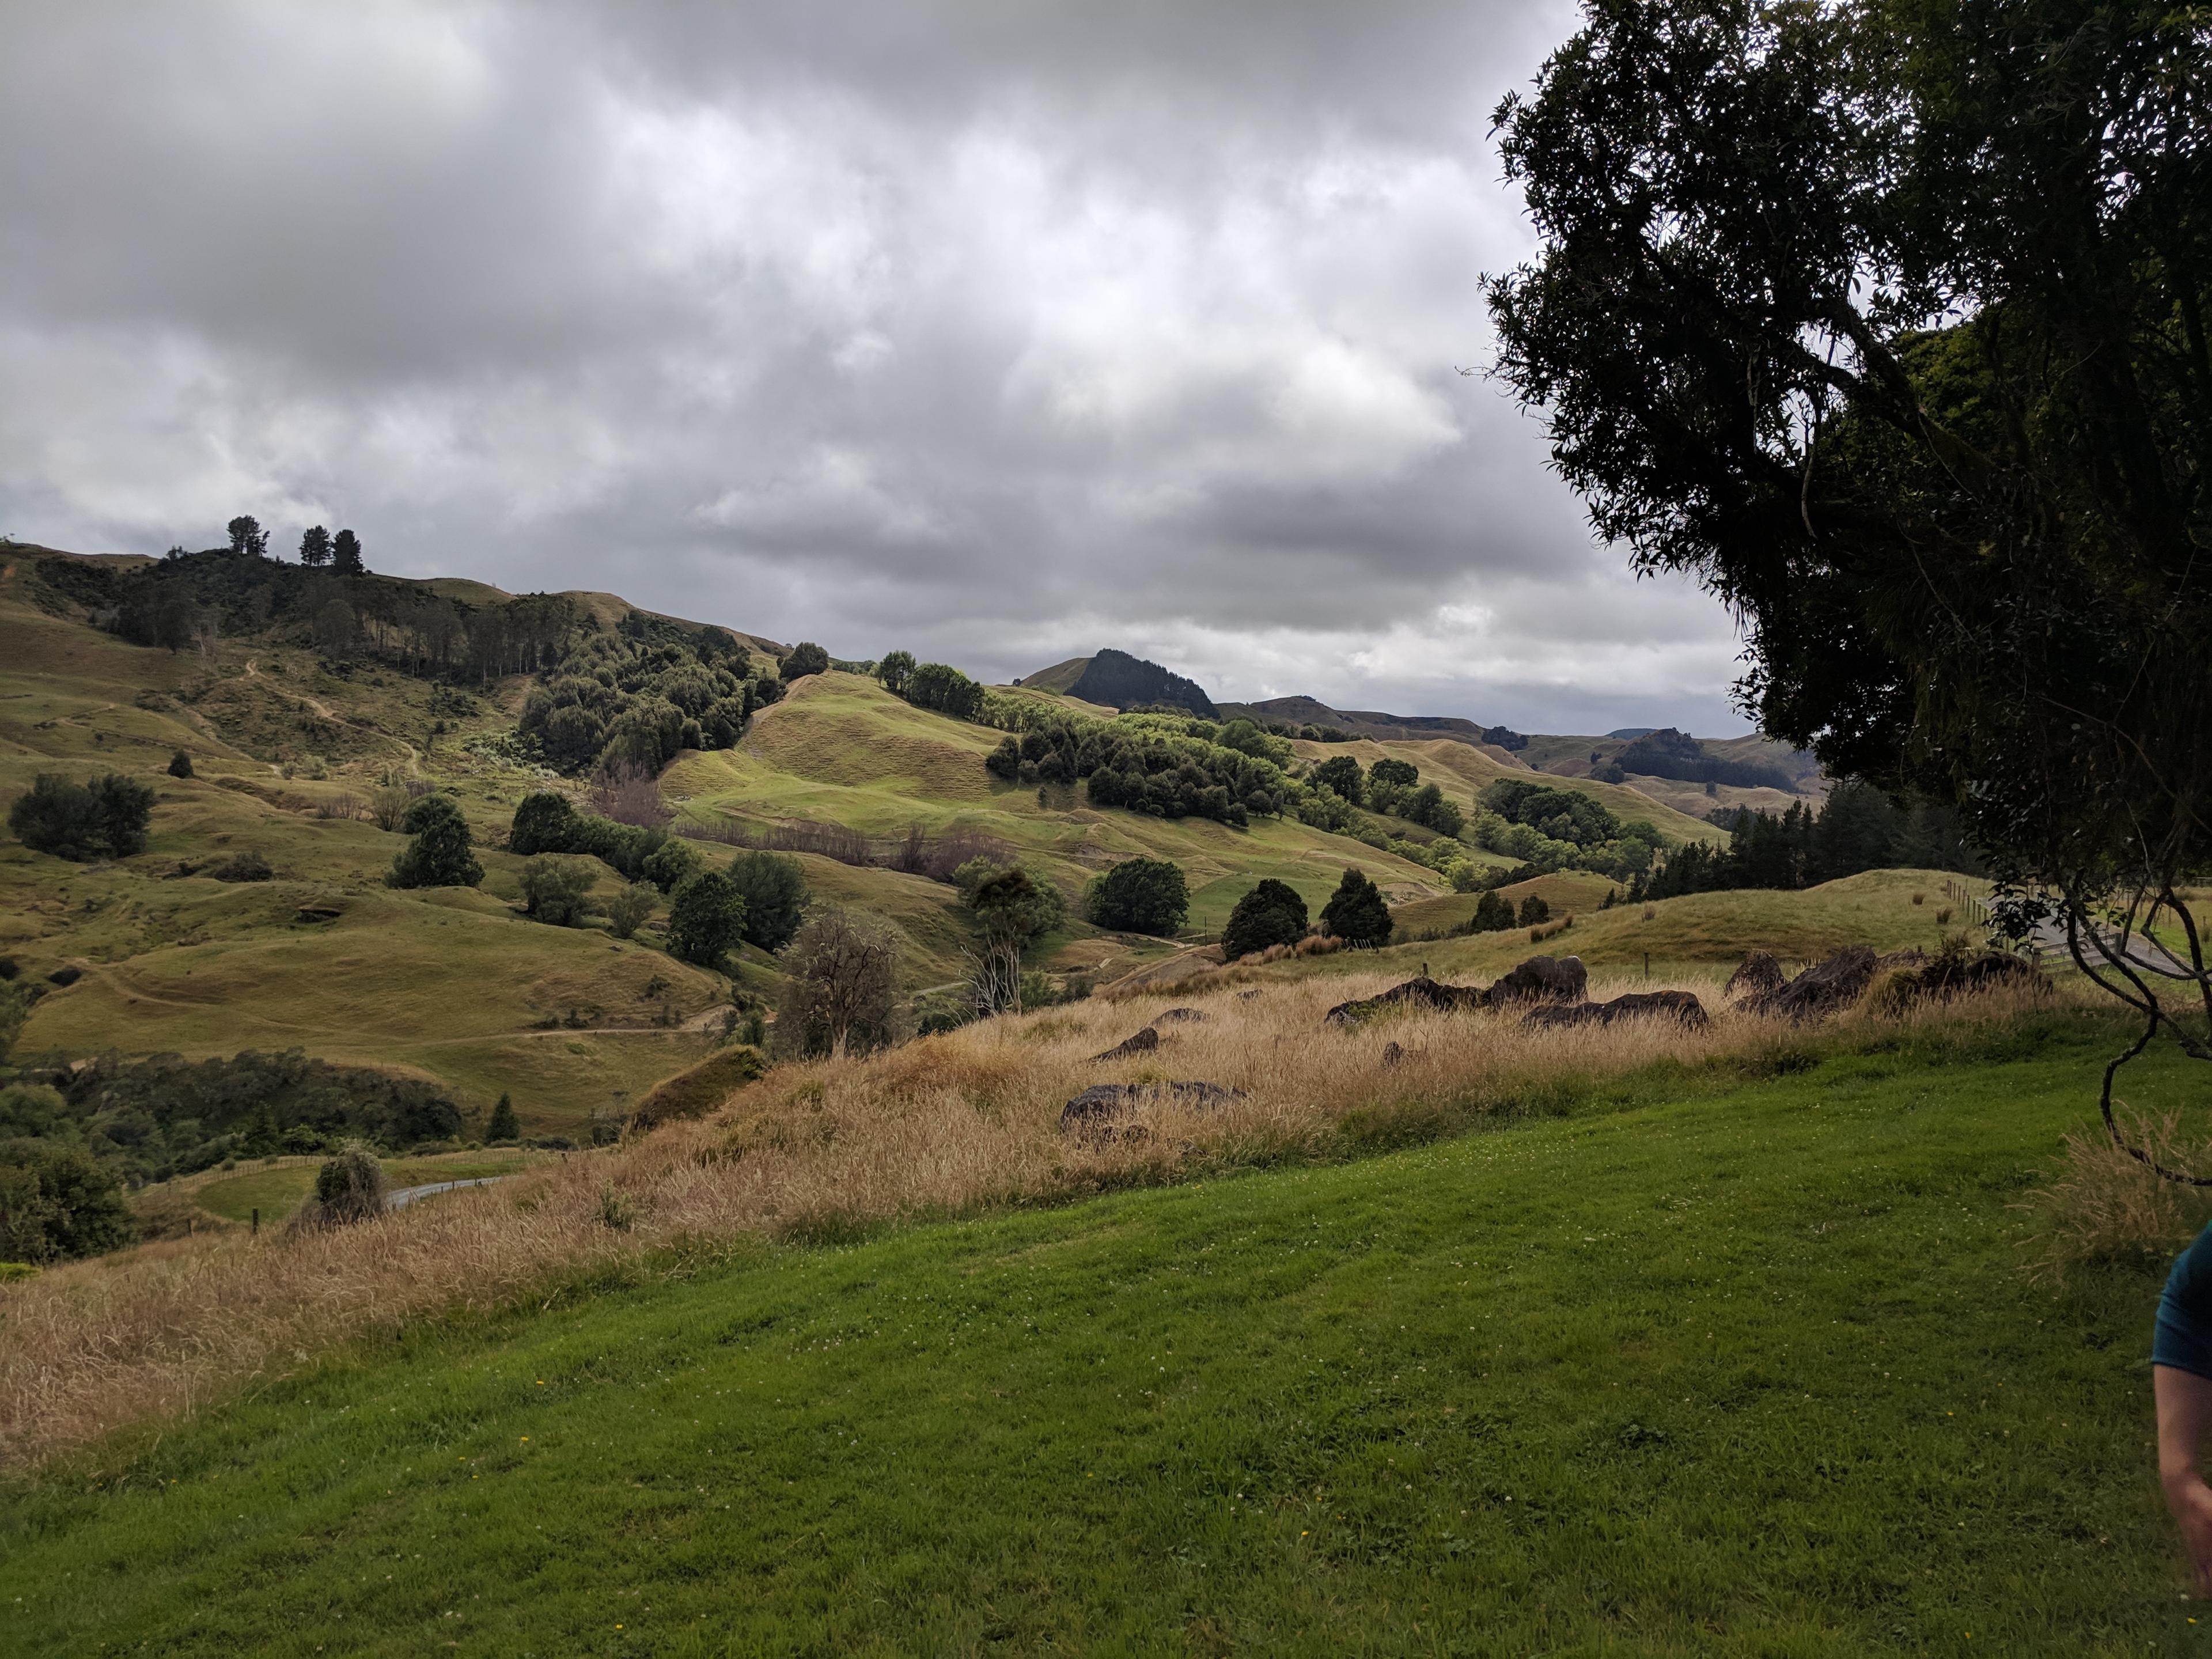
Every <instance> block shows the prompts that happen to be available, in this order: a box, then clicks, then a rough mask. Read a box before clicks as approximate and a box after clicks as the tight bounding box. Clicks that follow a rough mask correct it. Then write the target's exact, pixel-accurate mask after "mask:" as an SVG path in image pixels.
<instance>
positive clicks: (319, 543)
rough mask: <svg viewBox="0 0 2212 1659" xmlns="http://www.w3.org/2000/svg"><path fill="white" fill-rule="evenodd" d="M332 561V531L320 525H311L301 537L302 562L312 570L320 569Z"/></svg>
mask: <svg viewBox="0 0 2212 1659" xmlns="http://www.w3.org/2000/svg"><path fill="white" fill-rule="evenodd" d="M300 562H301V564H303V565H305V566H307V568H308V569H310V570H316V569H319V568H321V567H323V566H324V565H326V564H328V563H329V562H331V532H329V531H327V530H325V529H324V528H323V527H322V526H320V525H319V524H318V525H310V526H307V532H306V533H305V534H303V535H302V536H301V538H300Z"/></svg>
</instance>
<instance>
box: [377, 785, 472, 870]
mask: <svg viewBox="0 0 2212 1659" xmlns="http://www.w3.org/2000/svg"><path fill="white" fill-rule="evenodd" d="M399 827H400V829H402V830H403V831H404V832H405V833H406V834H408V835H410V836H413V837H414V838H415V839H414V840H412V841H410V842H408V843H407V845H406V847H405V848H404V849H403V850H402V851H401V853H400V854H399V856H398V858H396V859H394V860H392V872H391V873H390V874H389V875H387V876H386V877H385V878H384V880H385V884H386V885H387V886H391V887H473V886H475V885H476V884H477V883H478V882H480V881H482V880H483V866H482V865H481V864H479V863H477V855H476V853H475V851H474V849H473V845H472V842H471V836H470V835H469V821H468V820H467V819H466V818H465V817H462V816H461V809H460V807H459V805H456V804H455V803H454V800H453V797H452V796H451V795H425V796H423V797H422V799H420V800H418V801H416V803H415V804H414V805H412V806H410V807H409V808H408V809H407V816H406V817H404V818H402V819H401V820H400V821H399Z"/></svg>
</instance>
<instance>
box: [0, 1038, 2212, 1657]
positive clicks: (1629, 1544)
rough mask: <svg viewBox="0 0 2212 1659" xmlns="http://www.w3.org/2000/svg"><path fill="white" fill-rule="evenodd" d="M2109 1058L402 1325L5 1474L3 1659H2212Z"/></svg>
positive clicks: (2003, 1067) (729, 1267)
mask: <svg viewBox="0 0 2212 1659" xmlns="http://www.w3.org/2000/svg"><path fill="white" fill-rule="evenodd" d="M2067 1030H2068V1028H2066V1027H2064V1026H2063V1025H2057V1024H2054V1025H2053V1026H2051V1028H2050V1029H2049V1030H2045V1031H2044V1032H2043V1033H2042V1034H2041V1035H2040V1036H2034V1035H2027V1036H2013V1037H2007V1038H2003V1039H1998V1040H1995V1041H1993V1042H1991V1043H1989V1044H1985V1045H1984V1048H1982V1050H1981V1051H1980V1052H1979V1053H1978V1054H1965V1055H1960V1054H1953V1055H1951V1056H1949V1057H1948V1060H1947V1059H1945V1058H1943V1057H1941V1056H1938V1057H1930V1056H1928V1055H1924V1054H1909V1053H1905V1052H1902V1051H1900V1052H1899V1053H1895V1054H1873V1055H1858V1056H1854V1057H1847V1058H1844V1059H1840V1060H1829V1061H1826V1062H1823V1063H1821V1064H1820V1065H1819V1066H1816V1067H1814V1069H1812V1070H1810V1071H1804V1072H1800V1073H1796V1074H1794V1075H1786V1076H1778V1077H1772V1078H1769V1079H1765V1080H1761V1081H1755V1082H1750V1083H1746V1084H1744V1085H1741V1086H1738V1087H1735V1088H1734V1089H1732V1090H1729V1091H1726V1092H1723V1093H1721V1094H1719V1095H1717V1096H1711V1095H1708V1096H1707V1097H1704V1098H1690V1097H1683V1096H1684V1094H1685V1092H1686V1091H1687V1090H1688V1089H1689V1088H1690V1087H1691V1086H1692V1085H1690V1084H1689V1083H1687V1082H1686V1081H1684V1080H1681V1079H1669V1078H1668V1077H1666V1076H1663V1075H1662V1076H1658V1077H1645V1078H1642V1079H1635V1080H1632V1082H1630V1083H1629V1084H1626V1085H1618V1086H1617V1088H1616V1092H1615V1093H1614V1094H1613V1096H1612V1097H1610V1098H1603V1099H1593V1100H1590V1101H1588V1102H1586V1103H1584V1105H1583V1108H1582V1109H1580V1110H1578V1112H1577V1114H1576V1115H1571V1116H1569V1117H1565V1118H1562V1119H1554V1120H1549V1121H1542V1122H1538V1123H1534V1124H1529V1125H1525V1126H1523V1127H1514V1128H1509V1129H1505V1130H1503V1131H1500V1132H1498V1133H1486V1134H1478V1135H1473V1136H1468V1137H1466V1138H1463V1139H1457V1140H1454V1141H1449V1142H1444V1143H1440V1144H1436V1145H1431V1146H1420V1147H1414V1148H1411V1149H1408V1150H1405V1151H1401V1152H1395V1153H1393V1154H1391V1155H1389V1156H1385V1157H1378V1158H1372V1159H1370V1160H1367V1161H1364V1162H1360V1163H1357V1164H1345V1165H1339V1166H1334V1167H1326V1168H1319V1169H1303V1170H1300V1169H1290V1170H1273V1171H1267V1172H1261V1173H1253V1174H1249V1175H1246V1176H1241V1177H1237V1178H1225V1179H1220V1180H1216V1181H1212V1182H1204V1183H1200V1184H1194V1185H1191V1186H1188V1187H1183V1188H1172V1189H1164V1190H1155V1191H1146V1192H1139V1193H1131V1194H1120V1195H1115V1196H1111V1197H1108V1198H1104V1199H1101V1200H1094V1201H1091V1202H1087V1203H1085V1204H1083V1205H1080V1206H1073V1207H1069V1208H1066V1209H1062V1210H1057V1211H1049V1212H1029V1213H1022V1214H1017V1215H1012V1216H1007V1217H1001V1218H988V1219H984V1220H979V1221H972V1222H963V1223H949V1224H942V1225H928V1226H916V1227H912V1228H908V1229H906V1230H903V1231H896V1232H893V1233H889V1234H886V1235H883V1236H880V1237H873V1238H867V1239H863V1240H860V1241H859V1242H855V1243H844V1244H823V1245H819V1246H816V1247H812V1248H786V1249H769V1248H767V1247H764V1246H763V1247H758V1248H757V1249H750V1250H747V1251H741V1252H739V1253H738V1255H734V1256H732V1257H730V1258H727V1259H725V1260H722V1261H719V1262H714V1261H705V1262H702V1261H691V1262H688V1263H687V1262H678V1263H676V1264H673V1265H671V1266H668V1267H666V1269H665V1271H662V1272H657V1273H654V1274H653V1275H650V1276H648V1275H645V1274H633V1275H631V1276H629V1278H628V1279H626V1280H622V1281H619V1282H607V1283H602V1284H599V1285H576V1286H572V1287H570V1289H569V1291H568V1293H567V1294H566V1295H564V1296H562V1297H556V1299H555V1300H554V1301H553V1302H552V1303H551V1304H550V1307H544V1308H541V1306H540V1303H541V1302H543V1301H544V1297H532V1298H531V1299H530V1300H529V1302H528V1304H527V1305H526V1307H525V1308H523V1309H521V1310H516V1311H511V1312H509V1313H507V1314H504V1315H501V1316H496V1317H489V1318H485V1317H469V1318H458V1319H455V1320H453V1321H451V1322H447V1323H444V1324H442V1325H440V1326H436V1327H422V1328H414V1329H410V1330H409V1331H407V1332H405V1333H404V1334H401V1335H399V1336H398V1338H397V1340H394V1339H393V1338H392V1337H391V1336H389V1335H387V1337H386V1339H384V1340H382V1341H381V1342H380V1344H378V1345H374V1346H371V1347H370V1348H369V1349H368V1350H367V1351H364V1352H357V1353H356V1354H354V1355H351V1356H349V1357H346V1358H338V1359H333V1360H331V1361H329V1362H327V1363H325V1364H320V1365H319V1366H316V1367H314V1368H313V1369H312V1370H308V1371H307V1373H306V1374H305V1375H303V1376H299V1377H296V1378H294V1379H290V1380H286V1381H283V1382H277V1383H270V1384H268V1385H266V1386H264V1387H263V1388H261V1389H258V1390H257V1391H256V1392H255V1393H254V1394H253V1395H252V1397H250V1398H249V1399H247V1400H246V1401H241V1402H239V1403H235V1404H233V1405H230V1406H228V1407H221V1408H218V1409H216V1410H213V1411H211V1412H210V1413H209V1414H208V1415H207V1416H206V1417H205V1418H204V1419H202V1420H200V1421H198V1422H197V1423H196V1424H193V1425H190V1426H187V1427H185V1428H184V1429H183V1430H181V1431H179V1430H177V1429H175V1428H171V1429H170V1430H168V1431H167V1432H164V1433H162V1434H161V1435H160V1436H159V1437H158V1438H156V1437H155V1434H154V1433H153V1432H152V1431H148V1432H147V1433H146V1434H144V1435H143V1437H138V1438H137V1439H134V1440H133V1441H132V1443H131V1446H130V1447H129V1448H127V1449H125V1448H111V1449H108V1450H107V1451H106V1453H104V1454H102V1455H98V1456H95V1457H94V1458H92V1459H89V1460H82V1461H80V1462H76V1463H73V1464H71V1465H70V1467H69V1468H66V1469H63V1470H57V1471H54V1472H52V1473H50V1474H46V1475H45V1476H42V1477H40V1479H39V1480H36V1481H34V1482H32V1483H30V1484H18V1485H15V1486H10V1487H0V1514H4V1516H5V1517H6V1518H5V1520H4V1522H0V1650H5V1651H8V1652H10V1653H14V1652H21V1653H26V1654H33V1653H36V1654H55V1653H96V1652H99V1651H101V1650H103V1648H105V1649H106V1650H112V1651H126V1650H129V1651H136V1650H139V1649H140V1648H141V1647H142V1646H143V1648H144V1649H145V1650H146V1651H149V1652H159V1653H162V1654H167V1655H177V1654H237V1653H244V1652H252V1653H286V1654H289V1653H300V1654H312V1653H316V1652H324V1653H331V1654H337V1653H362V1652H368V1653H389V1654H419V1653H426V1652H436V1651H459V1652H462V1653H477V1654H500V1655H525V1654H534V1655H541V1656H550V1655H568V1654H593V1655H599V1654H605V1655H630V1654H669V1655H688V1654H724V1653H732V1654H785V1653H789V1654H802V1653H803V1654H833V1653H834V1654H848V1653H902V1652H924V1653H973V1652H1009V1653H1012V1652H1024V1653H1026V1652H1037V1651H1067V1652H1078V1651H1088V1652H1158V1653H1186V1652H1189V1653H1202V1654H1217V1653H1232V1652H1243V1653H1255V1654H1269V1655H1273V1654H1282V1653H1311V1654H1337V1653H1347V1652H1350V1653H1419V1654H1528V1653H1545V1654H1557V1653H1608V1654H1699V1655H1705V1654H1744V1655H1751V1654H1757V1655H1814V1654H1820V1655H1827V1654H1835V1655H1844V1654H1859V1653H1865V1652H1869V1651H1875V1652H1882V1651H1899V1652H1912V1653H1921V1652H1936V1653H1946V1654H1949V1653H1960V1654H1964V1653H1990V1654H2008V1655H2009V1654H2023V1653H2033V1654H2041V1653H2069V1654H2070V1653H2079V1654H2099V1655H2103V1654H2113V1653H2144V1652H2193V1651H2197V1648H2198V1643H2199V1642H2200V1640H2202V1639H2203V1638H2200V1636H2199V1630H2200V1628H2202V1629H2203V1630H2206V1631H2212V1618H2208V1622H2207V1624H2206V1626H2203V1627H2198V1626H2192V1625H2191V1624H2190V1623H2189V1622H2188V1620H2190V1618H2191V1615H2192V1614H2193V1613H2196V1612H2197V1604H2194V1603H2191V1602H2188V1601H2185V1600H2184V1599H2183V1597H2182V1595H2181V1591H2182V1589H2183V1588H2184V1586H2183V1581H2182V1578H2181V1576H2180V1572H2179V1564H2178V1558H2177V1554H2176V1552H2175V1549H2174V1547H2173V1546H2172V1541H2171V1540H2170V1537H2169V1534H2168V1530H2167V1528H2166V1523H2165V1522H2164V1520H2163V1517H2162V1515H2161V1512H2160V1508H2159V1504H2158V1498H2157V1492H2156V1488H2155V1484H2154V1480H2153V1474H2152V1470H2153V1463H2152V1451H2151V1444H2150V1434H2151V1429H2150V1413H2149V1403H2148V1375H2147V1371H2146V1369H2145V1366H2144V1364H2143V1354H2144V1351H2145V1348H2146V1346H2147V1341H2148V1320H2149V1316H2150V1311H2151V1308H2152V1304H2153V1301H2154V1296H2155V1293H2156V1288H2157V1287H2156V1284H2155V1282H2154V1279H2151V1278H2149V1277H2148V1276H2142V1277H2115V1278H2113V1279H2110V1280H2108V1281H2106V1282H2104V1283H2102V1284H2100V1285H2098V1286H2096V1287H2095V1288H2094V1290H2093V1291H2092V1292H2076V1293H2075V1294H2074V1295H2072V1296H2070V1297H2058V1296H2057V1295H2055V1294H2054V1293H2052V1292H2051V1291H2045V1290H2040V1289H2038V1288H2036V1287H2035V1286H2033V1285H2031V1284H2029V1283H2028V1282H2027V1280H2026V1279H2025V1278H2024V1276H2023V1273H2022V1271H2021V1266H2022V1259H2023V1258H2022V1242H2021V1239H2022V1234H2023V1231H2024V1230H2025V1229H2026V1228H2027V1225H2029V1212H2027V1211H2025V1210H2023V1208H2022V1207H2021V1200H2022V1197H2023V1194H2024V1193H2026V1192H2027V1190H2028V1188H2030V1187H2031V1185H2032V1184H2033V1183H2034V1182H2038V1181H2039V1180H2040V1179H2041V1178H2042V1177H2043V1176H2044V1175H2045V1173H2046V1172H2047V1171H2048V1170H2049V1169H2050V1167H2051V1160H2052V1158H2053V1156H2054V1154H2055V1152H2056V1150H2057V1139H2058V1136H2059V1134H2060V1133H2061V1132H2062V1130H2063V1129H2064V1128H2065V1127H2069V1126H2071V1125H2073V1124H2075V1123H2077V1122H2079V1121H2081V1118H2082V1117H2083V1115H2084V1113H2085V1109H2086V1108H2087V1104H2088V1100H2089V1096H2088V1093H2087V1083H2088V1080H2089V1079H2090V1078H2091V1076H2092V1074H2093V1064H2094V1058H2095V1055H2096V1054H2097V1053H2098V1052H2099V1048H2098V1046H2097V1045H2096V1044H2094V1043H2091V1042H2086V1041H2085V1040H2084V1039H2082V1038H2081V1036H2078V1035H2073V1036H2069V1035H2068V1034H2067ZM1708 1086H1709V1085H1708ZM2142 1086H2144V1085H2140V1084H2139V1085H2138V1087H2139V1088H2140V1087H2142Z"/></svg>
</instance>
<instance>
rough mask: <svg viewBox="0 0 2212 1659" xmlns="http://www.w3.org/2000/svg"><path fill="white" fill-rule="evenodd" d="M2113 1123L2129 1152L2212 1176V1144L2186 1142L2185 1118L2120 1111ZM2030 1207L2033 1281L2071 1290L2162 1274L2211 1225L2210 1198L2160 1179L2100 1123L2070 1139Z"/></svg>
mask: <svg viewBox="0 0 2212 1659" xmlns="http://www.w3.org/2000/svg"><path fill="white" fill-rule="evenodd" d="M2113 1117H2114V1120H2115V1121H2117V1122H2118V1124H2119V1126H2120V1131H2121V1133H2123V1134H2124V1135H2126V1136H2127V1138H2128V1139H2129V1141H2130V1144H2131V1145H2134V1146H2140V1147H2142V1149H2143V1150H2144V1151H2145V1152H2148V1153H2149V1154H2150V1155H2151V1157H2153V1158H2156V1159H2157V1160H2158V1161H2159V1162H2160V1164H2164V1165H2165V1166H2166V1168H2167V1169H2170V1170H2172V1169H2180V1170H2204V1169H2207V1168H2212V1140H2208V1139H2206V1138H2204V1137H2203V1136H2197V1137H2195V1138H2191V1137H2188V1136H2185V1135H2184V1133H2182V1128H2181V1116H2180V1114H2179V1112H2168V1113H2166V1114H2164V1115H2160V1116H2155V1117H2154V1116H2150V1115H2147V1114H2140V1113H2134V1112H2129V1111H2126V1110H2124V1109H2116V1110H2115V1111H2114V1113H2113ZM2026 1207H2027V1209H2028V1210H2029V1211H2030V1212H2032V1213H2033V1215H2034V1217H2035V1218H2036V1223H2037V1225H2036V1228H2035V1232H2034V1238H2033V1245H2032V1247H2031V1251H2030V1257H2029V1260H2030V1266H2031V1269H2032V1271H2033V1274H2034V1276H2035V1277H2037V1278H2039V1279H2044V1280H2045V1281H2048V1282H2051V1283H2054V1284H2059V1285H2066V1284H2069V1283H2072V1282H2074V1281H2075V1280H2076V1279H2079V1278H2080V1277H2081V1276H2082V1275H2083V1274H2084V1273H2088V1272H2092V1271H2093V1270H2096V1269H2100V1268H2119V1269H2122V1270H2124V1271H2128V1272H2136V1273H2163V1272H2164V1271H2165V1270H2166V1267H2167V1266H2168V1265H2170V1264H2171V1263H2172V1260H2173V1258H2174V1255H2176V1254H2177V1253H2178V1252H2179V1250H2180V1249H2182V1247H2183V1246H2185V1245H2186V1244H2187V1243H2189V1241H2190V1240H2191V1239H2192V1238H2194V1237H2196V1236H2197V1233H2198V1231H2200V1230H2202V1229H2203V1226H2204V1224H2205V1223H2206V1221H2207V1220H2208V1219H2212V1193H2208V1192H2207V1191H2206V1190H2205V1189H2204V1188H2197V1187H2184V1186H2181V1185H2179V1184H2178V1183H2176V1182H2171V1181H2166V1180H2164V1179H2162V1178H2161V1177H2160V1176H2158V1175H2156V1174H2155V1173H2154V1172H2153V1171H2151V1170H2148V1169H2146V1168H2144V1167H2143V1165H2142V1164H2140V1163H2139V1162H2137V1161H2136V1159H2134V1158H2130V1157H2129V1156H2128V1155H2127V1153H2126V1152H2123V1151H2122V1150H2121V1149H2120V1148H2119V1147H2118V1146H2114V1145H2113V1144H2112V1136H2111V1135H2109V1134H2108V1133H2106V1131H2105V1127H2104V1125H2103V1124H2101V1123H2097V1124H2093V1125H2091V1126H2089V1127H2085V1128H2081V1129H2076V1130H2075V1131H2073V1132H2072V1133H2069V1135H2068V1136H2067V1137H2066V1144H2065V1151H2064V1153H2063V1158H2062V1161H2061V1164H2060V1169H2059V1175H2058V1178H2057V1180H2056V1181H2054V1182H2051V1184H2050V1185H2049V1186H2047V1187H2045V1188H2043V1189H2041V1190H2040V1191H2039V1192H2038V1193H2036V1194H2034V1195H2033V1197H2032V1198H2031V1199H2029V1200H2028V1201H2027V1206H2026Z"/></svg>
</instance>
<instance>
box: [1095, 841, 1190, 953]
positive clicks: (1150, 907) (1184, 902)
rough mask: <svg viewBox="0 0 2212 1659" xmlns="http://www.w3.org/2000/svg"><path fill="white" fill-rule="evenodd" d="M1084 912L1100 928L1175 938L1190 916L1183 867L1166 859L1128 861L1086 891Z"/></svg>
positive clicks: (1188, 892) (1098, 878)
mask: <svg viewBox="0 0 2212 1659" xmlns="http://www.w3.org/2000/svg"><path fill="white" fill-rule="evenodd" d="M1083 913H1084V915H1085V916H1086V917H1088V918H1089V919H1090V921H1091V922H1092V923H1093V924H1095V925H1096V926H1097V927H1111V928H1115V929H1116V930H1117V931H1119V932H1121V933H1152V934H1154V935H1156V936H1158V937H1159V938H1161V939H1169V938H1172V937H1173V936H1174V935H1175V934H1176V933H1179V932H1181V931H1182V924H1183V921H1184V919H1185V918H1186V917H1188V915H1190V888H1189V885H1188V883H1187V882H1185V880H1184V879H1183V873H1182V866H1180V865H1176V864H1170V862H1169V861H1168V860H1165V859H1127V860H1123V861H1122V862H1121V863H1120V864H1117V865H1115V866H1114V867H1113V868H1112V869H1110V870H1109V871H1107V872H1105V873H1104V874H1103V875H1101V876H1095V877H1093V878H1091V884H1090V885H1089V886H1088V887H1087V888H1085V890H1084V894H1083Z"/></svg>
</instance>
